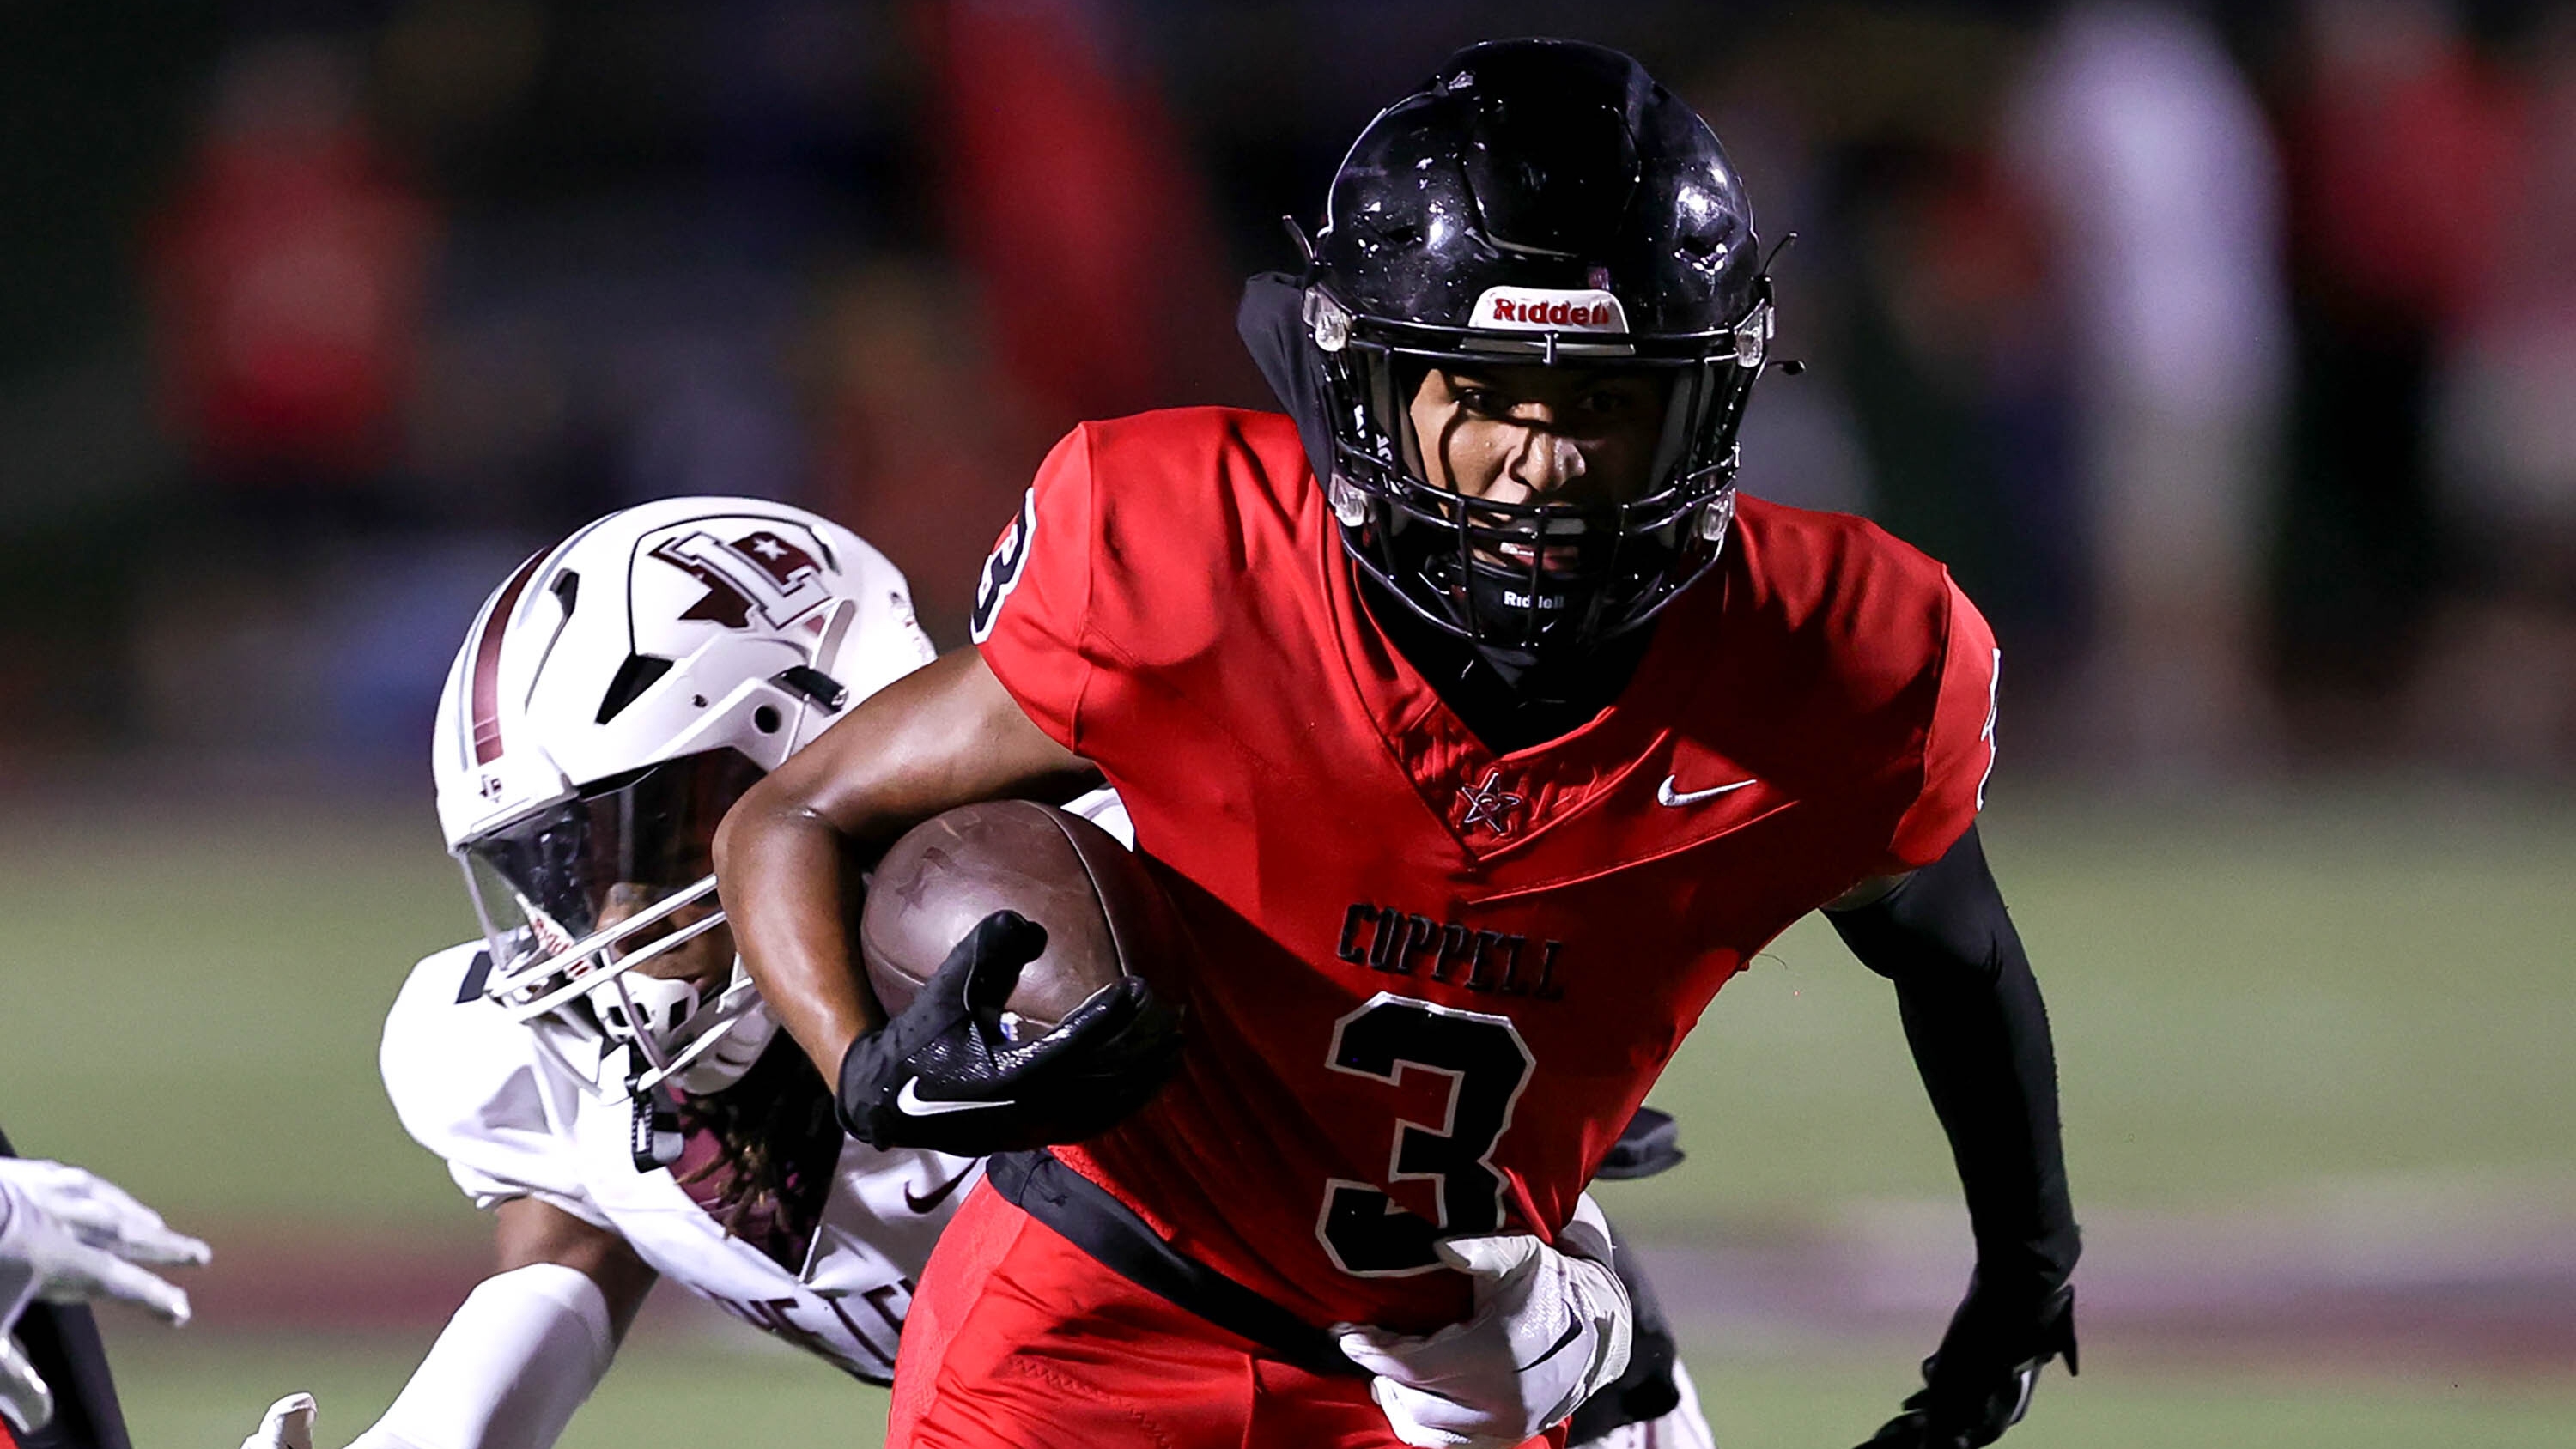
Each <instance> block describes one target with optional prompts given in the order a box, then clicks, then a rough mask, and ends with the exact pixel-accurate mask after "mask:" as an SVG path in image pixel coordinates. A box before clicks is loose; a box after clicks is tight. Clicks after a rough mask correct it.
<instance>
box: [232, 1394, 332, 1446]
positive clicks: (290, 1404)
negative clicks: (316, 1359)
mask: <svg viewBox="0 0 2576 1449" xmlns="http://www.w3.org/2000/svg"><path fill="white" fill-rule="evenodd" d="M314 1412H315V1405H314V1403H313V1396H312V1395H311V1394H288V1395H287V1396H286V1397H285V1398H282V1399H280V1400H278V1401H277V1402H276V1403H274V1404H271V1405H269V1406H268V1412H267V1413H266V1414H263V1415H261V1416H260V1421H259V1432H258V1433H255V1434H253V1435H251V1436H250V1437H249V1438H247V1439H244V1440H243V1441H242V1442H241V1449H313V1415H314Z"/></svg>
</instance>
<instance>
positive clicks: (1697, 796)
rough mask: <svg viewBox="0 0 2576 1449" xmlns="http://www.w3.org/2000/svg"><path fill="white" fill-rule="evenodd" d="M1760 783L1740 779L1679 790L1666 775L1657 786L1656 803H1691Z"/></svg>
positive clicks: (1711, 798)
mask: <svg viewBox="0 0 2576 1449" xmlns="http://www.w3.org/2000/svg"><path fill="white" fill-rule="evenodd" d="M1760 783H1761V782H1760V781H1759V780H1738V781H1736V782H1735V783H1734V784H1732V785H1711V786H1709V787H1708V788H1707V789H1705V790H1689V791H1677V790H1675V789H1674V788H1673V777H1672V776H1670V775H1666V776H1665V777H1664V783H1662V784H1661V785H1658V786H1656V787H1655V803H1657V804H1659V805H1690V804H1694V803H1696V802H1698V801H1701V800H1713V799H1715V798H1717V797H1718V796H1720V795H1725V794H1729V793H1731V792H1733V791H1736V790H1741V789H1743V788H1744V787H1745V786H1747V785H1758V784H1760Z"/></svg>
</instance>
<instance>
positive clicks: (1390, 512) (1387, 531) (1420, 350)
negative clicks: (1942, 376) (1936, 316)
mask: <svg viewBox="0 0 2576 1449" xmlns="http://www.w3.org/2000/svg"><path fill="white" fill-rule="evenodd" d="M1306 325H1307V331H1308V334H1309V336H1310V337H1311V339H1312V341H1313V344H1314V346H1315V348H1316V350H1317V352H1318V353H1319V354H1320V356H1321V359H1322V364H1323V373H1324V378H1325V395H1326V403H1327V411H1328V414H1329V416H1328V419H1327V421H1328V424H1329V429H1330V434H1331V439H1332V460H1331V461H1332V465H1333V466H1332V472H1331V476H1330V478H1329V480H1328V482H1327V487H1328V489H1329V492H1330V501H1331V504H1332V508H1333V512H1334V515H1335V517H1336V519H1337V521H1338V522H1339V524H1340V526H1341V535H1342V542H1343V545H1344V547H1345V549H1346V550H1347V551H1348V552H1349V554H1350V555H1351V558H1352V559H1353V561H1354V562H1355V564H1356V565H1357V566H1358V567H1359V569H1360V570H1361V571H1362V572H1363V573H1364V574H1366V575H1367V576H1369V577H1370V578H1372V579H1374V580H1375V581H1376V582H1377V583H1378V584H1379V585H1380V586H1381V587H1383V588H1384V589H1385V590H1386V591H1387V592H1389V593H1392V594H1393V595H1394V596H1395V597H1396V598H1398V599H1399V600H1401V601H1403V603H1404V604H1405V605H1406V606H1407V607H1408V608H1409V609H1410V610H1412V611H1413V612H1414V613H1416V614H1418V615H1419V616H1421V617H1422V618H1423V619H1425V620H1427V621H1428V622H1429V623H1431V624H1432V625H1433V626H1434V627H1436V628H1438V629H1440V630H1441V631H1443V632H1445V633H1448V634H1450V635H1452V636H1455V637H1458V638H1460V639H1463V640H1466V641H1468V642H1469V643H1470V644H1472V645H1473V646H1474V647H1475V648H1476V650H1477V652H1478V653H1479V654H1481V655H1483V656H1484V657H1485V658H1486V659H1487V661H1488V662H1489V663H1491V664H1493V665H1494V666H1495V667H1496V668H1497V670H1498V671H1499V672H1501V673H1502V674H1503V675H1504V677H1505V678H1506V679H1512V680H1517V679H1520V678H1521V677H1523V676H1524V675H1525V674H1527V673H1528V672H1529V671H1531V670H1533V669H1537V670H1540V671H1542V672H1544V671H1546V670H1549V669H1552V668H1558V667H1563V666H1564V665H1566V664H1568V663H1572V662H1577V661H1579V660H1580V659H1581V658H1582V657H1583V656H1585V655H1587V654H1588V653H1589V652H1590V651H1591V649H1592V647H1593V646H1594V645H1596V644H1597V643H1599V642H1601V641H1603V640H1607V639H1610V638H1612V637H1615V636H1617V635H1620V634H1623V633H1626V632H1628V631H1630V630H1633V629H1635V628H1637V627H1639V626H1641V625H1643V624H1645V623H1646V622H1647V621H1648V620H1650V619H1652V618H1653V617H1654V616H1655V614H1656V613H1657V612H1658V611H1660V610H1661V609H1662V608H1663V607H1664V606H1665V605H1666V604H1668V603H1670V602H1671V600H1672V599H1673V597H1674V596H1675V595H1677V594H1678V593H1680V592H1681V590H1682V589H1683V588H1685V587H1687V586H1688V585H1689V584H1690V583H1691V582H1692V581H1693V580H1694V579H1696V578H1698V577H1699V576H1700V574H1702V573H1703V572H1705V571H1706V570H1707V569H1708V567H1709V566H1710V565H1711V564H1713V563H1714V562H1715V561H1716V559H1717V556H1718V553H1719V551H1720V549H1721V547H1722V546H1723V544H1724V542H1725V537H1726V532H1727V527H1728V524H1729V523H1730V522H1731V520H1732V519H1733V516H1734V502H1735V495H1734V476H1735V434H1736V429H1737V427H1738V425H1739V424H1740V423H1741V421H1742V418H1743V413H1744V405H1745V401H1746V399H1747V398H1748V397H1749V395H1750V393H1751V390H1752V385H1753V382H1754V379H1755V378H1756V377H1758V376H1759V375H1760V372H1761V369H1762V366H1763V363H1764V360H1765V355H1766V352H1767V345H1768V342H1769V338H1770V330H1771V303H1770V298H1769V292H1768V288H1767V287H1764V288H1761V289H1760V290H1759V292H1758V295H1757V297H1756V300H1755V302H1754V304H1753V306H1752V308H1751V309H1750V310H1749V311H1748V312H1747V313H1746V314H1745V315H1744V316H1743V317H1742V318H1741V319H1740V320H1739V321H1738V322H1737V323H1736V324H1735V325H1733V326H1732V327H1729V328H1725V329H1722V330H1719V331H1714V332H1708V333H1699V334H1688V335H1678V336H1677V335H1650V334H1638V333H1630V332H1626V331H1618V332H1603V331H1593V330H1586V331H1582V332H1557V331H1537V332H1532V331H1528V330H1518V329H1515V330H1509V331H1504V330H1491V329H1480V328H1471V327H1444V326H1431V325H1426V324H1423V323H1419V322H1413V321H1408V320H1404V319H1399V318H1388V317H1378V316H1371V315H1368V314H1365V313H1354V312H1353V311H1351V310H1349V309H1348V308H1345V307H1344V306H1343V305H1342V304H1341V303H1340V302H1338V301H1337V300H1336V299H1335V298H1334V297H1333V296H1332V295H1331V293H1330V292H1329V291H1328V290H1327V289H1326V288H1325V287H1323V286H1321V285H1316V286H1312V287H1310V288H1309V290H1308V292H1307V301H1306ZM1506 365H1509V366H1533V365H1534V366H1544V367H1566V368H1584V369H1590V370H1612V369H1615V370H1618V371H1623V372H1625V371H1635V372H1642V373H1645V374H1647V375H1649V376H1650V377H1652V378H1654V379H1655V380H1656V382H1657V383H1658V384H1659V385H1660V387H1661V389H1662V397H1663V400H1664V421H1663V430H1662V434H1661V440H1660V442H1659V445H1658V447H1657V449H1656V452H1655V456H1654V459H1653V461H1652V464H1651V466H1650V470H1649V474H1648V478H1647V481H1646V483H1645V485H1644V488H1643V490H1642V492H1641V493H1640V494H1639V495H1638V496H1637V497H1635V498H1633V499H1631V500H1629V501H1626V502H1618V503H1607V502H1597V501H1594V502H1582V503H1577V502H1569V501H1564V500H1552V499H1550V498H1547V497H1537V498H1532V499H1529V500H1527V501H1523V502H1514V503H1503V502H1492V501H1486V500H1481V499H1476V498H1470V497H1467V496H1466V495H1464V494H1461V493H1458V492H1455V491H1452V490H1451V489H1448V488H1444V487H1441V486H1439V485H1437V484H1434V483H1432V482H1431V481H1429V477H1428V471H1429V470H1428V469H1426V467H1425V465H1424V462H1423V451H1422V444H1421V442H1420V441H1419V440H1418V439H1417V438H1416V437H1415V436H1414V427H1413V422H1412V415H1411V402H1412V398H1413V395H1414V391H1415V389H1416V387H1418V386H1419V384H1420V380H1421V379H1422V378H1423V376H1424V375H1425V374H1427V373H1428V372H1429V371H1430V370H1431V369H1433V368H1444V369H1461V370H1469V371H1475V370H1485V369H1491V368H1494V367H1497V366H1506Z"/></svg>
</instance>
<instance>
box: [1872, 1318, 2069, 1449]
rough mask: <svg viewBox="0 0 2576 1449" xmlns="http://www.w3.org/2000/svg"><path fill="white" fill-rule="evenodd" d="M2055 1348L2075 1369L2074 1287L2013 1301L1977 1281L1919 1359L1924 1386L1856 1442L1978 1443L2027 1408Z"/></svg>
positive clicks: (1914, 1447) (1976, 1446) (1951, 1447)
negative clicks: (1935, 1344) (1936, 1344)
mask: <svg viewBox="0 0 2576 1449" xmlns="http://www.w3.org/2000/svg"><path fill="white" fill-rule="evenodd" d="M2060 1354H2064V1355H2065V1356H2066V1371H2067V1372H2068V1373H2069V1374H2072V1373H2074V1372H2076V1369H2077V1364H2076V1353H2075V1290H2074V1289H2072V1288H2059V1289H2057V1290H2056V1291H2055V1292H2053V1293H2050V1294H2047V1295H2045V1296H2043V1297H2040V1298H2039V1299H2038V1300H2037V1302H2036V1303H2035V1304H2033V1303H2032V1302H2031V1300H2030V1299H2029V1297H2028V1296H2027V1295H2024V1297H2023V1301H2022V1302H2021V1303H2020V1304H2019V1305H2015V1304H2014V1303H2012V1302H2010V1301H2009V1300H2008V1299H2006V1298H2005V1297H2004V1296H2003V1295H1999V1294H1995V1293H1990V1292H1987V1291H1985V1290H1982V1289H1981V1288H1979V1287H1976V1286H1973V1285H1972V1286H1971V1287H1970V1288H1969V1289H1968V1297H1967V1300H1966V1301H1965V1302H1963V1303H1961V1304H1960V1305H1959V1311H1958V1313H1957V1314H1956V1315H1955V1316H1953V1317H1952V1318H1951V1320H1950V1330H1949V1332H1947V1333H1945V1334H1943V1335H1942V1336H1941V1348H1940V1351H1939V1352H1937V1353H1935V1354H1933V1355H1932V1356H1931V1357H1930V1358H1927V1359H1925V1360H1924V1361H1923V1387H1922V1388H1921V1389H1919V1390H1917V1391H1916V1392H1914V1393H1913V1394H1912V1395H1910V1396H1908V1397H1907V1398H1906V1400H1905V1403H1904V1410H1905V1412H1903V1413H1901V1414H1898V1415H1897V1416H1896V1417H1895V1418H1893V1419H1890V1420H1888V1421H1887V1423H1886V1424H1885V1425H1884V1426H1883V1427H1881V1428H1880V1429H1879V1431H1878V1432H1877V1433H1876V1434H1873V1435H1871V1436H1870V1438H1869V1442H1868V1443H1866V1444H1863V1445H1861V1446H1860V1449H1981V1446H1983V1445H1987V1444H1992V1443H1993V1442H1995V1441H1996V1440H1997V1439H1999V1438H2002V1437H2003V1432H2004V1431H2005V1430H2006V1429H2009V1428H2011V1427H2012V1426H2013V1425H2015V1424H2018V1423H2020V1422H2021V1417H2022V1415H2023V1414H2025V1413H2027V1412H2029V1409H2030V1399H2031V1394H2032V1391H2033V1390H2035V1389H2036V1388H2037V1387H2038V1385H2039V1369H2040V1365H2042V1364H2044V1363H2047V1362H2048V1361H2049V1360H2050V1359H2052V1358H2055V1357H2057V1356H2058V1355H2060Z"/></svg>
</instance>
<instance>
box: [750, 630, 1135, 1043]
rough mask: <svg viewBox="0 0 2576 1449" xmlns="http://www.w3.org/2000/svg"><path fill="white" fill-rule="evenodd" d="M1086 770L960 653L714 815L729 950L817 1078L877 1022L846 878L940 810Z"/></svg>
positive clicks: (1057, 794)
mask: <svg viewBox="0 0 2576 1449" xmlns="http://www.w3.org/2000/svg"><path fill="white" fill-rule="evenodd" d="M1093 778H1094V774H1093V771H1092V769H1091V767H1090V765H1088V764H1087V763H1085V762H1084V761H1083V760H1082V758H1081V757H1080V756H1078V755H1075V754H1074V753H1073V752H1071V751H1070V750H1067V749H1066V748H1065V747H1064V746H1062V745H1060V744H1057V743H1056V742H1055V741H1054V740H1053V739H1052V738H1050V737H1048V735H1047V734H1046V733H1045V732H1044V731H1043V730H1040V729H1039V728H1038V727H1037V726H1036V725H1035V724H1033V723H1031V722H1030V720H1029V717H1028V716H1027V715H1026V714H1024V713H1022V712H1021V710H1020V706H1019V704H1018V702H1017V701H1015V700H1013V699H1012V698H1011V696H1010V693H1009V692H1008V691H1006V690H1004V689H1003V688H1002V685H1001V681H999V680H997V679H995V678H994V677H993V673H992V671H991V670H990V669H987V668H986V667H985V666H984V658H983V656H982V655H981V654H979V653H977V652H976V651H975V650H973V649H971V648H968V649H960V650H957V651H955V652H953V653H950V654H947V655H944V656H942V657H941V658H939V659H937V660H935V661H933V662H932V663H930V664H928V665H925V666H924V667H923V668H921V669H920V670H918V671H917V672H915V673H913V674H911V675H908V676H906V677H905V678H903V679H900V680H897V681H896V682H895V683H893V684H890V685H888V686H886V687H885V688H884V689H882V690H879V691H878V692H877V693H875V694H873V695H870V696H869V697H868V698H867V699H865V700H864V701H862V702H860V704H859V705H858V706H857V707H856V708H854V709H852V710H851V711H850V713H849V714H848V715H847V716H846V717H844V718H843V719H841V720H840V721H839V722H838V723H836V724H834V725H833V726H832V727H831V728H830V729H829V730H827V731H825V732H824V734H823V736H822V738H820V739H818V740H816V741H815V742H814V743H813V744H811V745H808V746H806V747H805V748H804V749H803V750H800V751H798V752H797V753H796V754H795V755H793V756H791V757H789V759H788V760H787V762H786V763H785V764H784V765H782V766H780V767H779V769H778V770H777V771H776V772H775V773H773V774H771V775H769V776H768V777H767V778H766V779H763V780H762V781H761V782H760V783H759V784H758V785H755V786H754V787H752V789H751V791H750V793H748V794H746V795H744V796H743V797H742V799H741V801H740V802H738V803H737V804H736V805H735V806H734V807H733V810H732V811H731V812H730V813H729V814H727V815H726V816H725V819H724V825H723V827H722V828H721V829H719V830H718V831H717V832H716V842H715V856H716V880H717V883H718V884H717V890H718V892H719V894H720V895H721V896H722V897H723V900H724V905H725V914H726V917H727V919H728V920H730V921H731V923H732V925H733V933H734V943H735V946H736V948H737V949H738V950H740V951H741V953H742V961H743V966H744V967H745V968H746V969H747V970H748V971H749V972H750V973H751V977H752V979H753V980H754V981H756V982H758V983H759V984H760V994H761V997H762V999H764V1000H765V1001H767V1002H768V1003H769V1009H770V1011H771V1012H772V1013H773V1014H775V1015H776V1016H777V1018H778V1021H779V1024H780V1025H782V1026H784V1027H786V1028H787V1031H788V1034H789V1035H791V1036H793V1037H794V1038H796V1042H797V1044H798V1045H799V1046H802V1047H803V1048H804V1049H805V1053H806V1055H807V1056H810V1057H812V1058H813V1060H814V1065H815V1067H816V1068H817V1069H818V1070H820V1071H821V1072H822V1073H823V1079H824V1080H825V1081H827V1082H828V1081H838V1080H839V1074H840V1069H841V1059H842V1057H843V1056H844V1055H845V1054H846V1053H847V1052H848V1051H849V1049H850V1043H852V1042H853V1041H856V1040H857V1039H858V1038H859V1037H860V1036H861V1035H862V1034H863V1033H865V1032H867V1031H870V1030H872V1029H874V1028H875V1027H877V1026H879V1025H881V1024H882V1018H881V1016H880V1013H879V1012H878V1009H877V1004H876V1002H875V1000H874V999H873V998H872V997H871V996H870V995H869V994H868V991H867V988H866V985H865V983H864V982H863V981H862V980H861V979H860V976H859V973H858V971H857V969H856V967H855V965H854V962H855V959H856V958H855V956H854V954H853V952H852V950H851V941H850V934H849V926H848V924H847V922H848V915H847V911H846V904H845V903H847V902H850V901H853V900H855V899H856V892H855V891H852V890H850V889H849V887H850V885H851V884H853V881H852V873H853V872H854V871H856V870H858V869H861V868H863V867H864V866H865V865H866V864H868V863H869V862H871V861H873V860H874V859H875V857H876V856H877V854H878V853H880V852H882V851H883V850H884V849H885V847H886V846H888V845H890V844H892V843H893V842H894V840H895V838H896V837H897V836H900V835H901V834H903V832H904V831H906V830H909V829H911V828H912V827H913V826H915V825H918V824H920V823H921V822H922V821H924V820H927V819H929V818H930V817H932V816H934V815H937V814H939V813H940V812H941V811H943V810H950V809H954V808H955V807H957V806H960V805H966V804H971V803H973V802H975V801H978V800H998V799H1006V798H1015V797H1016V798H1030V799H1041V800H1065V799H1070V798H1072V797H1073V796H1074V795H1076V794H1078V793H1080V791H1081V790H1082V788H1083V787H1084V786H1085V785H1087V784H1088V783H1089V782H1090V781H1091V780H1092V779H1093Z"/></svg>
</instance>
